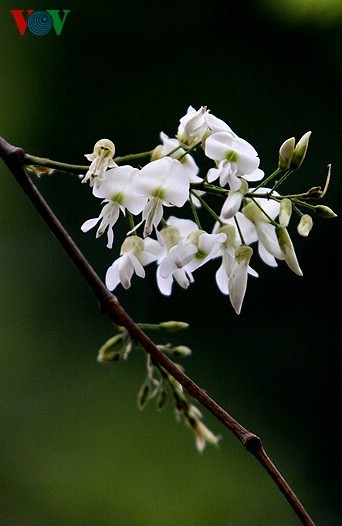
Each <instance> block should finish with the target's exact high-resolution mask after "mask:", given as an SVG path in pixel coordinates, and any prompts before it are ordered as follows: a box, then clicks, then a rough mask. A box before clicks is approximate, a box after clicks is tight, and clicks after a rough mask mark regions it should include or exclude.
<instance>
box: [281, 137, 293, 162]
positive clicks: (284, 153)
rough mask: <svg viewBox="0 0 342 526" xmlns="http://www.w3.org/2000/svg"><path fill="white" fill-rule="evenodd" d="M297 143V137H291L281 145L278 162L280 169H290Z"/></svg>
mask: <svg viewBox="0 0 342 526" xmlns="http://www.w3.org/2000/svg"><path fill="white" fill-rule="evenodd" d="M295 143H296V141H295V138H294V137H291V138H290V139H287V140H286V141H285V142H283V144H282V145H281V146H280V149H279V163H278V167H279V168H280V170H288V169H289V168H290V164H291V158H292V155H293V152H294V149H295Z"/></svg>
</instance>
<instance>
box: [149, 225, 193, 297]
mask: <svg viewBox="0 0 342 526" xmlns="http://www.w3.org/2000/svg"><path fill="white" fill-rule="evenodd" d="M167 225H168V226H167V227H166V228H163V229H162V230H161V232H160V235H161V238H162V240H163V250H164V251H163V253H162V254H161V256H160V257H159V259H158V269H157V284H158V287H159V290H160V292H161V293H162V294H164V295H165V296H169V295H170V294H171V290H172V285H173V280H174V279H175V280H176V281H177V283H178V284H179V285H180V286H181V287H182V288H184V289H186V288H188V286H189V285H190V283H192V282H193V277H192V274H191V272H190V271H188V270H187V269H186V265H187V264H188V263H189V262H190V261H191V260H192V258H193V256H194V254H196V252H197V248H196V247H195V245H193V244H192V243H191V242H190V241H186V238H187V236H188V235H189V234H190V233H191V232H193V231H195V230H198V227H197V225H196V223H194V222H193V221H191V220H190V219H179V218H177V217H174V216H171V217H170V218H169V219H168V221H167Z"/></svg>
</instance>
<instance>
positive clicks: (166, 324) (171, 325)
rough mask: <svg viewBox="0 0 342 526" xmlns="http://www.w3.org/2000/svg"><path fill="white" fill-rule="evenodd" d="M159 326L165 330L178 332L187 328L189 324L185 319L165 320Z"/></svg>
mask: <svg viewBox="0 0 342 526" xmlns="http://www.w3.org/2000/svg"><path fill="white" fill-rule="evenodd" d="M158 327H159V329H161V330H162V331H165V332H177V331H182V330H184V329H187V328H188V327H189V324H188V323H185V322H184V321H163V322H162V323H159V324H158Z"/></svg>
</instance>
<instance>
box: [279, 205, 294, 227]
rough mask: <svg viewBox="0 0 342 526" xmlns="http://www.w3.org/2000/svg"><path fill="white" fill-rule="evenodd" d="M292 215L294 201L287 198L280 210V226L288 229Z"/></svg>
mask: <svg viewBox="0 0 342 526" xmlns="http://www.w3.org/2000/svg"><path fill="white" fill-rule="evenodd" d="M291 214H292V201H291V199H288V198H287V197H285V199H282V200H281V203H280V210H279V223H280V226H283V227H285V228H286V227H287V226H288V224H289V222H290V219H291Z"/></svg>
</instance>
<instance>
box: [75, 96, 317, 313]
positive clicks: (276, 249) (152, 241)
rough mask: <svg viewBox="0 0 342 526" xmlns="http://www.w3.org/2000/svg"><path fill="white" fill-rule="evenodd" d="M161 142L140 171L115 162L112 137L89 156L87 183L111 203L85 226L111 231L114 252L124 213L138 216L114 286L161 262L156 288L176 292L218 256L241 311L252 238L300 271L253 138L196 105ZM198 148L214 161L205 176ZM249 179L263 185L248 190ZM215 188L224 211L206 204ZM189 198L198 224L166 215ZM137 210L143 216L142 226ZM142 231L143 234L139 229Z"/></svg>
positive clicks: (219, 274)
mask: <svg viewBox="0 0 342 526" xmlns="http://www.w3.org/2000/svg"><path fill="white" fill-rule="evenodd" d="M160 139H161V144H160V145H159V146H157V147H156V148H155V149H154V150H153V152H152V154H151V160H150V161H149V162H148V163H147V164H146V165H144V166H143V167H142V168H135V167H132V166H130V165H121V166H120V165H118V164H116V162H115V161H114V153H115V146H114V144H113V143H112V142H111V141H109V140H107V139H102V140H101V141H99V142H98V143H96V145H95V147H94V152H93V154H90V155H87V156H86V157H87V158H88V159H89V160H90V161H92V163H91V166H90V167H89V170H88V172H87V174H86V175H85V176H84V178H83V182H86V181H88V182H89V183H90V186H91V188H92V192H93V195H94V196H95V197H97V198H99V199H102V203H103V208H102V211H101V213H100V215H99V217H97V218H93V219H89V220H88V221H86V222H85V223H84V224H83V225H82V231H83V232H87V231H88V230H90V229H91V228H93V227H95V226H96V225H98V226H97V232H96V237H99V236H101V235H103V234H104V233H105V232H107V239H108V242H107V247H108V248H112V246H113V243H114V227H115V224H116V222H117V220H118V218H119V215H120V211H121V212H122V214H123V215H124V216H127V217H128V218H129V220H130V231H129V232H128V233H127V237H126V239H125V241H124V242H123V243H122V245H121V251H120V257H119V258H118V259H116V260H115V261H114V263H113V264H112V265H111V266H110V267H109V269H108V271H107V274H106V286H107V287H108V289H109V290H114V289H115V288H116V287H117V286H118V285H119V284H120V283H121V285H122V286H123V287H124V288H125V289H127V288H129V287H130V285H131V278H132V276H133V274H134V273H135V274H137V275H138V276H139V277H144V276H145V270H144V267H145V266H146V265H147V264H149V263H152V262H156V264H157V273H156V277H157V283H158V287H159V289H160V291H161V293H162V294H164V295H170V294H171V290H172V286H173V282H174V281H176V282H177V283H178V284H179V285H180V286H181V287H183V288H185V289H186V288H187V287H188V286H189V285H190V283H192V282H193V281H194V277H193V274H194V272H195V271H196V270H197V269H198V268H200V267H202V266H203V265H204V264H206V263H207V262H208V261H210V260H212V259H213V258H220V260H221V263H219V264H218V265H217V270H216V282H217V285H218V287H219V289H220V290H221V292H222V293H224V294H229V297H230V301H231V303H232V305H233V307H234V309H235V311H236V312H237V313H238V314H239V313H240V310H241V305H242V302H243V299H244V296H245V292H246V286H247V277H248V274H250V275H252V276H257V273H256V272H255V271H254V270H253V269H252V268H251V267H250V265H249V263H250V260H251V256H252V254H253V250H252V248H251V246H250V245H251V244H253V243H258V251H259V255H260V257H261V258H262V260H263V261H264V262H265V263H266V264H267V265H270V266H273V267H274V266H277V261H276V260H285V261H286V263H287V264H288V266H289V267H290V268H291V269H292V270H293V271H294V272H295V273H296V274H298V275H302V272H301V269H300V267H299V265H298V262H297V258H296V255H295V252H294V249H293V245H292V242H291V239H290V237H289V235H288V232H287V230H286V227H285V226H283V225H282V224H281V223H277V222H276V221H275V220H276V218H277V217H278V216H279V212H280V206H281V199H279V198H278V196H279V194H277V192H276V191H275V190H273V189H270V188H267V187H262V186H261V184H259V186H256V185H255V182H256V181H260V180H261V179H263V177H264V172H263V171H262V170H261V169H260V168H259V163H260V160H259V157H258V154H257V152H256V150H255V149H254V148H253V146H252V145H251V144H249V143H248V142H247V141H246V140H244V139H242V138H240V137H239V136H237V135H236V134H235V133H234V132H233V131H232V130H231V128H230V127H229V126H228V125H227V124H226V123H225V122H224V121H222V120H221V119H218V118H217V117H215V116H214V115H212V114H211V113H210V111H209V110H208V109H207V108H206V107H204V106H203V107H201V108H200V109H199V110H195V109H194V108H193V107H191V106H190V107H189V108H188V111H187V113H186V115H184V116H183V117H182V118H181V119H180V122H179V127H178V131H177V133H176V135H175V137H173V138H169V137H168V136H167V135H166V134H165V133H163V132H162V133H161V134H160ZM306 146H307V144H306ZM292 149H293V150H294V144H293V148H292ZM197 152H199V153H202V154H204V156H205V157H206V158H207V160H208V159H209V160H211V161H214V163H213V166H212V167H211V168H210V169H209V170H208V171H207V173H205V174H204V175H200V173H199V172H200V170H199V167H198V165H197V163H196V161H195V159H194V157H193V154H195V153H196V154H197ZM132 157H133V156H132ZM216 181H217V183H216V184H215V185H214V184H213V182H216ZM248 183H253V184H254V186H256V187H255V188H254V189H253V188H249V184H248ZM210 193H213V194H216V195H217V197H218V199H219V202H220V205H219V206H220V210H219V212H218V213H217V214H216V212H214V210H213V209H212V208H211V207H209V206H208V204H207V203H206V200H205V197H206V194H210ZM258 196H259V197H258ZM266 197H267V198H266ZM186 204H187V205H188V206H189V207H190V208H189V210H190V209H191V210H192V212H193V216H194V221H192V220H190V219H184V218H179V217H176V216H175V215H170V217H168V218H165V217H164V214H165V211H164V207H168V208H171V207H172V208H178V209H180V208H182V207H183V206H184V205H186ZM200 209H202V210H204V211H206V212H209V213H210V214H211V216H212V221H213V223H212V224H213V227H212V229H211V230H210V232H206V231H205V230H203V229H202V228H201V225H200V222H199V219H198V214H197V211H199V210H200ZM134 216H140V217H139V218H138V221H137V222H134ZM140 227H141V230H142V234H141V237H140V236H138V235H137V231H138V229H139V228H140Z"/></svg>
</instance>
